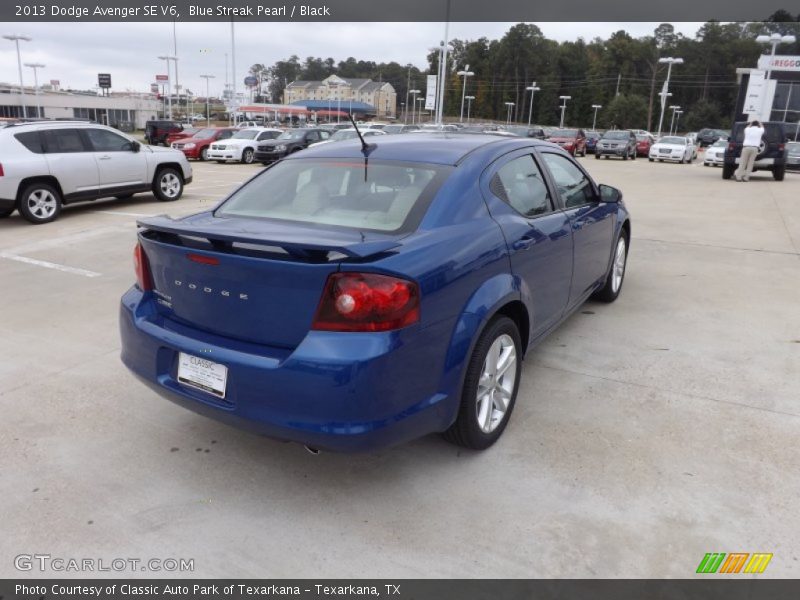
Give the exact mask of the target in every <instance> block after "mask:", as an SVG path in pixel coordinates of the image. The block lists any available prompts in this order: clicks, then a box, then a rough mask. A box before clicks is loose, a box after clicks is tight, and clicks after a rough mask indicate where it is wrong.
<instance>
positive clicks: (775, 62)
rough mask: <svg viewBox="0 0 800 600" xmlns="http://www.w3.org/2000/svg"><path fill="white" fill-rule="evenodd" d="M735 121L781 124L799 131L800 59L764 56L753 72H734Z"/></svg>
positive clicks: (747, 69) (741, 70) (747, 70)
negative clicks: (735, 85) (774, 122)
mask: <svg viewBox="0 0 800 600" xmlns="http://www.w3.org/2000/svg"><path fill="white" fill-rule="evenodd" d="M736 78H737V82H738V83H739V96H738V98H737V100H736V120H737V121H746V120H749V119H760V120H762V121H784V122H786V123H792V124H797V125H798V128H800V56H781V55H776V56H771V55H769V54H764V55H762V56H761V57H759V59H758V66H757V67H756V68H754V69H751V68H746V69H736Z"/></svg>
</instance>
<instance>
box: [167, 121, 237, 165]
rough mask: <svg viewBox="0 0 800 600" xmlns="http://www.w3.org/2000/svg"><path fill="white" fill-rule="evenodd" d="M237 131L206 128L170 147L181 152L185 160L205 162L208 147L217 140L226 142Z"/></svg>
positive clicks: (227, 128)
mask: <svg viewBox="0 0 800 600" xmlns="http://www.w3.org/2000/svg"><path fill="white" fill-rule="evenodd" d="M237 131H239V130H238V129H237V128H236V127H207V128H203V129H201V130H200V131H198V132H197V133H195V134H194V135H193V136H192V137H190V138H183V139H180V140H178V141H177V142H173V143H172V145H171V147H172V148H175V149H176V150H180V151H182V152H183V153H184V154H185V155H186V158H194V159H197V160H206V156H207V155H208V147H209V146H210V145H211V143H212V142H216V141H217V140H227V139H228V138H229V137H231V136H233V134H234V133H236V132H237Z"/></svg>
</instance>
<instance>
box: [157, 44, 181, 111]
mask: <svg viewBox="0 0 800 600" xmlns="http://www.w3.org/2000/svg"><path fill="white" fill-rule="evenodd" d="M158 60H163V61H166V63H167V104H168V105H169V118H170V119H172V75H171V73H170V70H169V61H171V60H174V61H175V70H176V71H177V70H178V57H177V56H159V57H158Z"/></svg>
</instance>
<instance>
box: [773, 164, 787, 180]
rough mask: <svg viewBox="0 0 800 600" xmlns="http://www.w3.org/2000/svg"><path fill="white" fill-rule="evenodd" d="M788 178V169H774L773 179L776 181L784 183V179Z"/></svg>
mask: <svg viewBox="0 0 800 600" xmlns="http://www.w3.org/2000/svg"><path fill="white" fill-rule="evenodd" d="M785 176H786V167H785V166H784V167H775V168H774V169H772V178H773V179H774V180H775V181H783V178H784V177H785Z"/></svg>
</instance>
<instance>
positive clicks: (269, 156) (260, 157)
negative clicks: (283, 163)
mask: <svg viewBox="0 0 800 600" xmlns="http://www.w3.org/2000/svg"><path fill="white" fill-rule="evenodd" d="M286 154H287V152H285V151H284V152H263V151H260V150H256V152H255V154H254V156H255V159H256V160H257V161H259V162H274V161H276V160H280V159H281V158H283V157H284V156H286Z"/></svg>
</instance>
